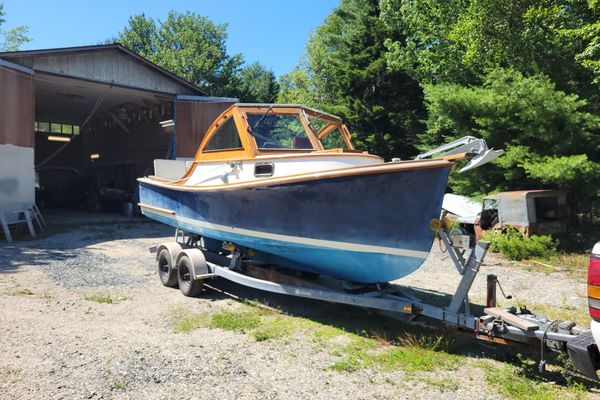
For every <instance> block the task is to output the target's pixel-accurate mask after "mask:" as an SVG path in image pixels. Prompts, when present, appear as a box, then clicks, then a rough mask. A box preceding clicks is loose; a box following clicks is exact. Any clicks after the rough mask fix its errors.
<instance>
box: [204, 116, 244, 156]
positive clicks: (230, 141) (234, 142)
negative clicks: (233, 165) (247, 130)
mask: <svg viewBox="0 0 600 400" xmlns="http://www.w3.org/2000/svg"><path fill="white" fill-rule="evenodd" d="M241 148H242V142H241V141H240V136H239V135H238V131H237V128H236V126H235V121H234V120H233V118H231V117H229V119H227V120H226V121H225V122H224V123H223V124H221V126H219V127H218V128H217V131H216V132H215V134H214V135H213V137H212V138H211V139H210V141H209V142H208V144H207V145H206V147H204V150H205V151H211V150H234V149H241Z"/></svg>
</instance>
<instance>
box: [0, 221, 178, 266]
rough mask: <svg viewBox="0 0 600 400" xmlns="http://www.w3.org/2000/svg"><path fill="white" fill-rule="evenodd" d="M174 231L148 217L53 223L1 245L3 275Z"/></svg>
mask: <svg viewBox="0 0 600 400" xmlns="http://www.w3.org/2000/svg"><path fill="white" fill-rule="evenodd" d="M172 234H173V229H172V228H170V227H167V226H165V225H162V224H157V223H154V222H151V221H150V220H148V219H145V218H136V219H132V220H128V221H123V222H113V221H107V222H102V221H101V220H95V221H93V222H91V223H83V224H66V225H61V224H52V223H49V225H48V229H46V230H45V231H44V232H42V233H41V234H39V235H38V237H37V238H35V239H31V238H30V237H29V236H28V235H27V233H26V232H20V233H18V234H17V236H16V237H15V240H14V241H13V243H11V244H8V243H1V244H0V252H1V253H2V257H0V274H1V273H11V272H14V271H15V270H17V269H19V268H20V267H22V266H25V265H29V266H34V267H37V266H46V265H50V264H55V263H60V262H66V261H68V260H70V259H75V258H77V257H79V256H80V254H81V251H82V249H85V248H86V247H90V246H93V245H96V244H99V243H103V242H107V241H112V240H127V239H148V238H154V237H155V238H162V237H166V236H171V235H172Z"/></svg>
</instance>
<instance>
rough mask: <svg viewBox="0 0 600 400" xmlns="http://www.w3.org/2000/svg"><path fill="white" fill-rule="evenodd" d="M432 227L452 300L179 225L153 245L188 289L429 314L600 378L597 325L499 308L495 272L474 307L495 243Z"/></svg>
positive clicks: (166, 272) (163, 266)
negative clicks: (237, 289)
mask: <svg viewBox="0 0 600 400" xmlns="http://www.w3.org/2000/svg"><path fill="white" fill-rule="evenodd" d="M431 228H432V229H433V230H434V231H435V232H436V233H437V235H438V237H439V238H440V240H441V241H442V243H443V244H444V246H445V248H446V249H447V251H448V254H449V255H450V258H451V260H452V262H453V264H454V266H455V267H456V270H457V273H458V274H459V275H460V276H461V280H460V283H459V285H458V287H457V288H456V290H455V292H454V294H453V296H452V299H451V301H450V303H449V304H448V305H447V306H437V305H433V304H429V303H427V302H425V301H423V300H421V299H419V298H418V297H416V296H415V295H414V294H412V293H411V292H410V291H409V290H407V288H405V287H402V286H399V285H394V284H389V283H386V284H358V283H349V282H346V281H340V280H335V279H332V278H327V277H308V278H307V277H306V274H304V275H299V274H298V273H297V271H293V270H285V269H281V268H276V267H273V266H271V265H266V264H262V263H257V262H255V261H254V260H253V256H254V255H255V251H254V250H253V249H248V248H243V247H238V246H236V245H234V244H232V243H224V244H223V246H222V248H216V247H215V243H214V241H212V240H209V239H205V238H202V237H200V236H197V235H193V234H191V235H190V234H186V233H185V232H183V231H181V230H177V231H176V234H175V241H173V242H169V243H162V244H159V245H158V246H156V247H153V248H152V249H151V251H156V254H157V261H158V271H159V275H160V277H161V281H162V282H163V284H164V285H165V286H176V285H179V288H180V290H181V291H182V292H183V294H184V295H186V296H196V295H198V294H200V292H201V291H202V286H203V282H204V281H205V280H208V279H215V278H217V277H221V278H225V279H227V280H230V281H232V282H235V283H238V284H240V285H244V286H248V287H251V288H255V289H259V290H264V291H268V292H272V293H279V294H285V295H291V296H297V297H304V298H311V299H316V300H324V301H329V302H335V303H341V304H349V305H354V306H359V307H366V308H370V309H374V310H377V311H380V312H382V313H383V314H385V315H387V316H391V317H401V318H402V319H403V320H413V319H415V318H418V317H429V318H432V319H434V320H438V321H441V322H442V323H443V324H444V325H446V326H452V327H456V328H458V329H461V330H463V331H468V332H472V333H473V335H474V336H475V337H476V338H477V339H480V340H484V341H489V342H493V343H501V344H505V345H509V344H510V343H511V342H519V343H525V344H531V345H537V346H540V349H541V359H540V371H542V372H543V371H544V370H545V360H544V353H545V351H548V350H549V351H554V352H562V353H566V354H568V356H569V358H570V359H571V361H572V363H573V365H574V366H575V368H576V369H577V370H578V371H580V372H581V373H582V374H584V375H585V376H587V377H589V378H591V379H598V375H597V374H596V370H597V369H599V368H600V353H599V352H598V347H597V345H596V342H595V341H594V338H593V336H592V333H591V331H590V328H582V327H578V326H576V325H575V323H574V322H571V321H561V320H549V319H548V318H546V317H545V316H544V315H542V314H538V313H536V312H534V311H530V310H528V309H527V308H526V307H521V308H520V309H519V310H516V309H515V308H510V309H508V310H504V309H500V308H498V307H496V289H497V288H500V289H501V290H502V288H501V287H500V286H499V284H498V281H497V278H496V277H495V276H494V275H489V276H488V290H487V302H486V303H487V304H486V306H487V307H486V308H485V309H484V314H483V315H479V316H477V315H474V314H472V313H471V310H470V307H469V299H468V293H469V290H470V288H471V286H472V284H473V281H474V279H475V277H476V276H477V273H478V272H479V269H480V266H481V264H482V262H483V260H484V258H485V255H486V253H487V250H488V247H489V243H487V242H483V241H480V242H475V241H474V240H473V238H472V237H471V236H469V235H467V234H466V233H465V232H464V231H462V230H459V229H452V230H448V229H445V228H443V227H442V223H441V222H440V221H439V220H432V223H431ZM220 247H221V246H220ZM465 255H466V257H465Z"/></svg>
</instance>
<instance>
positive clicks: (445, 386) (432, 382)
mask: <svg viewBox="0 0 600 400" xmlns="http://www.w3.org/2000/svg"><path fill="white" fill-rule="evenodd" d="M422 382H423V383H424V384H425V385H427V386H431V387H434V388H436V389H438V390H439V391H441V392H456V391H457V390H458V388H459V385H458V383H457V382H456V381H455V380H454V379H452V378H439V379H433V378H423V379H422Z"/></svg>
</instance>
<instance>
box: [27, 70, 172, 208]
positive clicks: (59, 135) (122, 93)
mask: <svg viewBox="0 0 600 400" xmlns="http://www.w3.org/2000/svg"><path fill="white" fill-rule="evenodd" d="M34 82H35V123H34V131H35V141H34V158H35V170H36V203H37V204H38V205H39V206H40V207H41V208H45V209H49V208H73V209H82V210H90V211H99V210H105V211H120V209H121V208H123V207H124V206H128V207H131V205H129V204H130V203H131V204H136V203H137V202H136V199H135V196H136V190H135V189H136V178H137V177H139V176H144V175H148V174H151V173H152V163H153V160H154V159H156V158H171V156H172V155H173V150H174V134H173V118H174V115H173V114H174V96H172V95H167V94H164V93H156V92H150V91H145V90H140V89H133V88H125V87H120V86H115V85H109V84H104V83H98V82H90V81H86V80H80V79H74V78H70V77H63V76H56V75H51V74H43V73H37V74H36V75H35V76H34Z"/></svg>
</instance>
